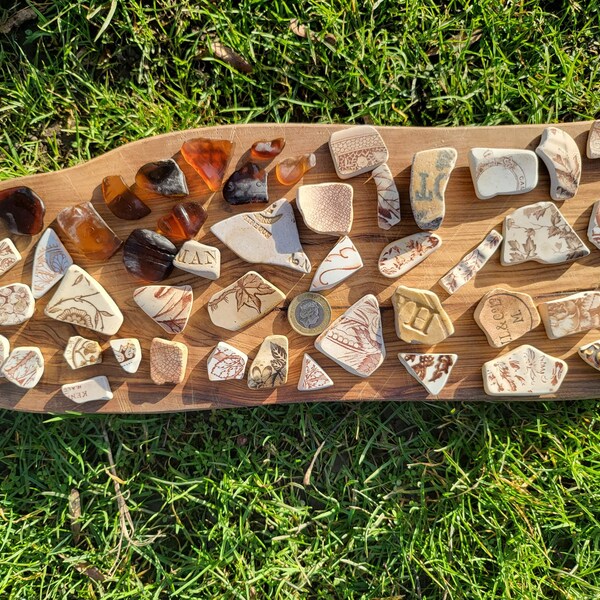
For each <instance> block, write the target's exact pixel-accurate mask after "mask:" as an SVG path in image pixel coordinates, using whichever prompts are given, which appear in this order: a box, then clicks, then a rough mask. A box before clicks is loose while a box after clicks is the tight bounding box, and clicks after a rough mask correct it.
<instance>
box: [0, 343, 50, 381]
mask: <svg viewBox="0 0 600 600" xmlns="http://www.w3.org/2000/svg"><path fill="white" fill-rule="evenodd" d="M1 372H2V375H3V376H4V377H6V379H7V381H10V382H11V383H14V384H15V385H17V386H19V387H20V388H24V389H27V390H28V389H31V388H34V387H35V386H36V385H37V384H38V383H39V381H40V379H41V378H42V375H43V374H44V357H43V356H42V353H41V351H40V349H39V348H37V347H35V346H21V347H20V348H15V349H14V350H13V351H12V352H11V353H10V355H9V356H8V358H7V359H6V360H5V361H4V364H3V365H2V371H1Z"/></svg>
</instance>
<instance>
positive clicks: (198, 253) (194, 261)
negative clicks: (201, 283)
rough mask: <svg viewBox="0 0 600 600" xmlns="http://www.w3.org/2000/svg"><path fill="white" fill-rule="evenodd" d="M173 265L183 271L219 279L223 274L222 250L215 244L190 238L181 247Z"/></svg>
mask: <svg viewBox="0 0 600 600" xmlns="http://www.w3.org/2000/svg"><path fill="white" fill-rule="evenodd" d="M173 265H174V266H176V267H177V268H178V269H181V270H182V271H187V272H188V273H193V274H194V275H198V277H205V278H206V279H211V280H215V279H219V277H220V276H221V251H220V250H219V249H218V248H216V247H215V246H207V245H206V244H201V243H200V242H197V241H196V240H188V241H187V242H185V243H184V244H183V246H181V248H180V249H179V252H178V253H177V256H176V257H175V259H174V260H173Z"/></svg>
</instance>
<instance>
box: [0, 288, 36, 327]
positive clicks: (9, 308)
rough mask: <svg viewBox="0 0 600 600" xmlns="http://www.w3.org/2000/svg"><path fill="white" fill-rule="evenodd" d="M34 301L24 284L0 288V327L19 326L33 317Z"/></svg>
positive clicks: (29, 290)
mask: <svg viewBox="0 0 600 600" xmlns="http://www.w3.org/2000/svg"><path fill="white" fill-rule="evenodd" d="M34 310H35V299H34V298H33V294H32V293H31V289H30V288H29V286H28V285H25V284H24V283H11V284H10V285H3V286H2V287H0V326H5V327H10V326H11V325H20V324H21V323H24V322H25V321H27V320H29V319H31V317H33V312H34Z"/></svg>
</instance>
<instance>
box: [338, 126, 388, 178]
mask: <svg viewBox="0 0 600 600" xmlns="http://www.w3.org/2000/svg"><path fill="white" fill-rule="evenodd" d="M329 150H330V151H331V158H332V159H333V166H334V167H335V172H336V173H337V176H338V177H339V178H340V179H350V177H356V176H357V175H362V174H363V173H368V172H369V171H372V170H373V169H374V168H375V167H378V166H379V165H382V164H384V163H387V161H388V158H389V154H388V149H387V147H386V145H385V143H384V141H383V139H382V138H381V136H380V135H379V133H378V131H377V129H375V127H371V126H370V125H358V126H355V127H349V128H348V129H342V130H340V131H334V132H333V133H332V134H331V137H330V138H329Z"/></svg>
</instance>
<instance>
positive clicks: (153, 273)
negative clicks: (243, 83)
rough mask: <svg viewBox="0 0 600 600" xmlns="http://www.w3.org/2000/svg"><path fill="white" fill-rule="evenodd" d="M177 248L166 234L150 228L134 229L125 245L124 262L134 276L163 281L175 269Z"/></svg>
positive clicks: (146, 279)
mask: <svg viewBox="0 0 600 600" xmlns="http://www.w3.org/2000/svg"><path fill="white" fill-rule="evenodd" d="M176 255H177V248H175V246H174V245H173V244H172V243H171V242H170V241H169V240H168V239H167V238H166V237H164V236H162V235H160V233H156V231H150V229H134V230H133V231H132V232H131V233H130V234H129V237H128V238H127V240H126V241H125V246H123V264H124V265H125V268H126V269H127V271H128V272H129V273H131V275H133V276H134V277H139V278H140V279H143V280H144V281H163V279H166V278H167V277H168V276H169V275H170V274H171V271H172V270H173V259H174V258H175V256H176Z"/></svg>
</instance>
